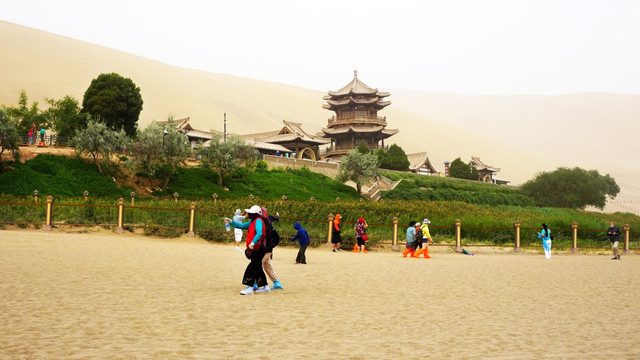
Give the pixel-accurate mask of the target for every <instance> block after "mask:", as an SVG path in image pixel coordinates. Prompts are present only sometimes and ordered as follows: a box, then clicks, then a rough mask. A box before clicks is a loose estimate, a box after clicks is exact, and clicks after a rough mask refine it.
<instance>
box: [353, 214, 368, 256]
mask: <svg viewBox="0 0 640 360" xmlns="http://www.w3.org/2000/svg"><path fill="white" fill-rule="evenodd" d="M368 227H369V224H367V222H366V221H364V219H363V218H359V219H358V222H357V223H356V229H355V230H356V247H355V248H354V249H353V252H362V253H368V251H367V250H365V248H364V247H365V246H364V244H365V242H366V241H367V240H369V236H368V235H367V228H368Z"/></svg>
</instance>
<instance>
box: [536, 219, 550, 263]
mask: <svg viewBox="0 0 640 360" xmlns="http://www.w3.org/2000/svg"><path fill="white" fill-rule="evenodd" d="M538 238H539V239H542V248H543V249H544V257H545V258H547V259H551V230H549V227H548V226H547V224H542V230H541V231H540V232H539V233H538Z"/></svg>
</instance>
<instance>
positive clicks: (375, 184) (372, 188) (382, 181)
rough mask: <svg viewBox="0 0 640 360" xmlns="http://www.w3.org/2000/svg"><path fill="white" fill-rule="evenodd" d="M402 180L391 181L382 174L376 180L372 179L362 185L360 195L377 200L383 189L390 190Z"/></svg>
mask: <svg viewBox="0 0 640 360" xmlns="http://www.w3.org/2000/svg"><path fill="white" fill-rule="evenodd" d="M400 181H402V180H398V181H391V180H389V179H388V178H386V177H384V176H380V178H379V179H378V180H374V181H372V182H370V183H367V184H365V185H364V186H363V187H362V195H363V196H365V197H367V198H368V199H369V200H372V201H378V200H379V199H380V196H381V195H382V192H383V191H387V190H392V189H393V188H395V187H396V186H397V185H398V184H399V183H400Z"/></svg>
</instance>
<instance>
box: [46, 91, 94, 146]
mask: <svg viewBox="0 0 640 360" xmlns="http://www.w3.org/2000/svg"><path fill="white" fill-rule="evenodd" d="M47 103H48V104H49V108H48V109H47V110H45V111H44V116H45V118H46V119H48V120H49V121H50V122H51V124H53V129H54V130H55V131H56V133H57V134H58V136H59V137H72V136H73V135H74V134H75V131H76V130H79V131H82V130H84V129H86V128H87V116H86V114H80V110H81V109H80V103H79V102H78V100H76V99H75V98H73V97H71V96H69V95H67V96H65V97H64V98H62V99H59V100H55V99H47Z"/></svg>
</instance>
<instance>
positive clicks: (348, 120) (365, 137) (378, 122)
mask: <svg viewBox="0 0 640 360" xmlns="http://www.w3.org/2000/svg"><path fill="white" fill-rule="evenodd" d="M387 96H389V93H388V92H381V91H378V89H373V88H370V87H368V86H367V85H365V84H364V83H363V82H362V81H360V80H359V79H358V71H357V70H354V72H353V80H351V82H350V83H349V84H347V85H346V86H345V87H343V88H342V89H340V90H338V91H329V93H328V95H326V96H324V97H323V99H324V100H326V101H327V103H326V104H324V105H322V107H323V108H325V109H327V110H331V111H334V112H335V113H336V114H335V116H333V117H331V118H330V119H329V123H328V124H327V127H326V128H323V129H322V130H321V133H320V135H321V136H322V137H324V138H328V139H331V143H330V146H329V148H328V149H327V150H326V151H325V152H324V153H323V154H322V157H323V158H327V159H335V158H339V157H341V156H343V155H345V154H346V153H348V152H349V151H351V150H353V149H355V148H357V147H358V145H360V143H364V144H365V145H367V147H368V148H369V149H371V150H377V149H380V148H384V147H385V146H384V139H386V138H388V137H390V136H392V135H395V134H397V133H398V130H397V129H386V126H387V118H386V116H378V110H382V109H384V108H385V107H386V106H388V105H390V104H391V102H390V101H388V100H385V98H386V97H387Z"/></svg>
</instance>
